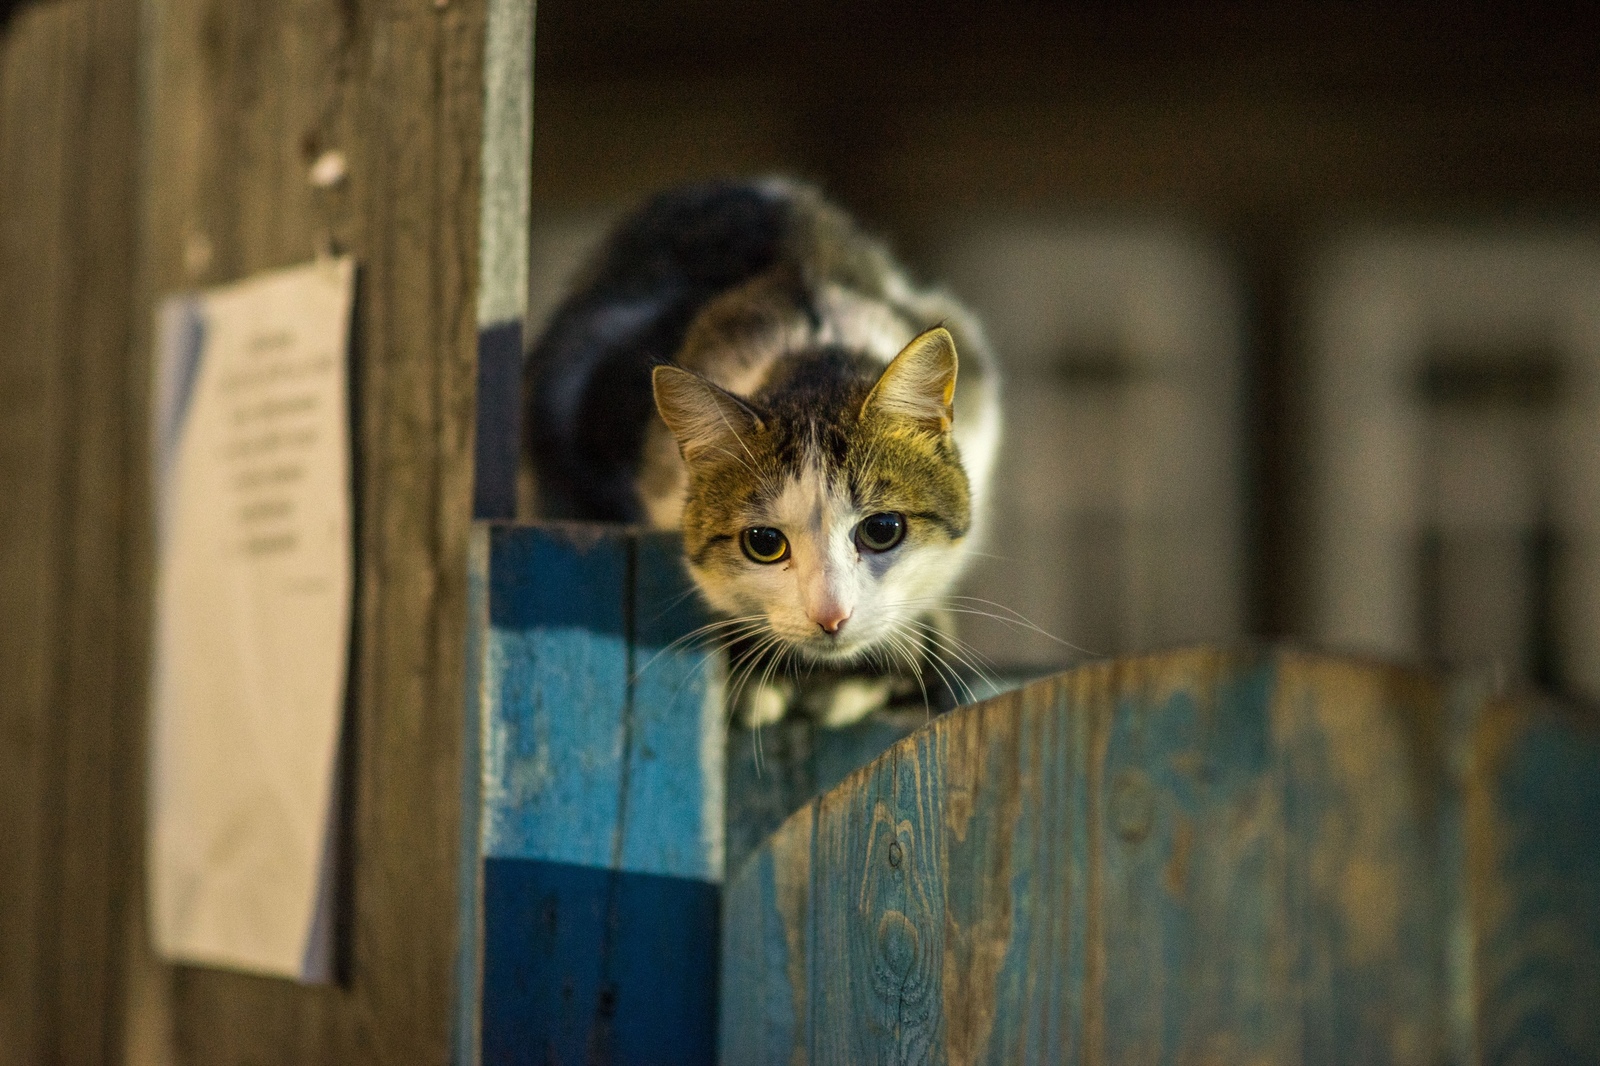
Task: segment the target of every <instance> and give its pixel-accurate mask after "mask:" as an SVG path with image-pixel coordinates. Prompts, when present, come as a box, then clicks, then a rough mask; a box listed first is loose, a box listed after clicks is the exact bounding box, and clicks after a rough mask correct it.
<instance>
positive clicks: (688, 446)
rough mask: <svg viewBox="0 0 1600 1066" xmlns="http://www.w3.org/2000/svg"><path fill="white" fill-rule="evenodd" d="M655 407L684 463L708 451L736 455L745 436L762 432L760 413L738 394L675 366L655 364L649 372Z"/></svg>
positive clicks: (743, 446) (742, 446) (741, 446)
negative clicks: (654, 396)
mask: <svg viewBox="0 0 1600 1066" xmlns="http://www.w3.org/2000/svg"><path fill="white" fill-rule="evenodd" d="M651 384H652V385H653V386H654V388H655V394H656V410H657V411H659V412H661V420H662V421H663V422H665V423H666V424H667V428H668V429H669V430H671V431H672V436H673V438H674V439H676V440H677V442H678V451H679V452H681V453H682V454H683V458H684V460H685V461H686V462H693V461H694V460H695V459H697V458H699V457H700V456H702V455H705V454H707V453H708V452H722V453H725V454H728V455H737V454H738V452H739V451H740V450H741V449H743V450H746V451H748V450H749V449H748V448H747V447H746V446H745V445H744V443H743V441H744V438H746V437H748V436H750V435H752V434H755V433H759V432H761V430H762V429H763V428H764V427H763V426H762V424H761V416H760V415H758V414H756V413H755V412H754V411H753V410H751V409H750V406H749V405H748V404H746V403H745V402H744V401H743V400H741V399H739V397H737V396H735V395H734V394H733V393H731V392H728V391H727V390H726V389H721V388H718V387H717V386H715V385H713V384H712V383H711V382H709V381H707V380H706V379H705V378H703V377H701V376H700V375H699V374H691V373H690V372H689V371H687V370H683V369H680V368H679V367H675V366H658V367H656V368H655V370H654V371H652V373H651Z"/></svg>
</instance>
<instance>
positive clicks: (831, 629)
mask: <svg viewBox="0 0 1600 1066" xmlns="http://www.w3.org/2000/svg"><path fill="white" fill-rule="evenodd" d="M849 619H850V612H849V611H847V610H845V609H844V608H843V607H826V608H824V609H822V610H820V611H818V612H817V613H815V614H813V615H812V616H811V620H812V621H813V622H815V623H817V625H818V626H820V627H821V629H822V631H823V632H824V633H826V634H828V635H829V636H833V635H834V634H835V633H837V632H839V630H840V629H842V628H843V627H844V624H845V622H847V621H849Z"/></svg>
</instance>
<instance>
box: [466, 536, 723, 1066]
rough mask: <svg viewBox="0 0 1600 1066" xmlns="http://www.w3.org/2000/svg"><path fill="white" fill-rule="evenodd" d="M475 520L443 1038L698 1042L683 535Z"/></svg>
mask: <svg viewBox="0 0 1600 1066" xmlns="http://www.w3.org/2000/svg"><path fill="white" fill-rule="evenodd" d="M474 536H475V542H474V546H473V552H472V563H473V568H474V571H473V574H472V577H471V587H472V588H473V589H475V590H482V599H483V602H482V604H481V606H479V607H478V609H477V611H476V612H475V615H474V619H473V627H474V635H473V637H472V638H471V642H470V643H469V650H470V651H471V652H472V654H473V655H474V656H476V658H477V662H476V663H475V664H474V666H473V667H472V668H471V669H470V670H469V672H472V673H475V677H476V684H475V687H474V688H473V689H472V690H470V691H469V697H470V699H471V703H472V706H471V708H470V710H471V714H472V718H473V721H472V722H471V723H469V725H468V726H467V737H468V740H469V747H468V751H469V753H470V755H471V756H472V758H473V760H474V764H473V765H472V766H471V767H469V778H470V779H471V780H472V782H473V784H471V785H469V786H468V787H467V789H466V793H465V795H466V799H467V801H468V802H471V803H474V811H475V818H474V819H473V821H472V823H471V824H470V825H469V826H468V828H467V832H466V833H465V834H464V847H465V848H466V850H467V852H468V854H467V857H466V860H465V862H464V864H463V888H464V892H465V893H466V894H467V895H468V896H469V898H468V899H467V900H466V901H465V902H464V904H463V907H462V922H463V931H462V940H463V944H464V947H463V961H462V966H461V970H462V975H461V985H460V989H459V991H458V996H459V1003H460V1006H459V1010H460V1013H461V1015H462V1017H461V1018H460V1019H459V1020H458V1023H457V1024H458V1030H459V1032H460V1033H461V1034H462V1035H461V1037H460V1038H459V1039H458V1044H457V1046H458V1054H460V1055H462V1056H464V1061H468V1062H474V1061H483V1062H497V1063H498V1062H529V1063H533V1062H539V1063H544V1062H584V1063H588V1062H598V1063H613V1062H614V1063H632V1062H685V1063H687V1062H706V1061H710V1059H711V1057H712V1051H711V1048H712V1046H713V1044H714V1034H715V1018H716V1013H715V1012H716V996H715V978H716V965H715V954H716V945H717V943H718V937H717V899H718V887H717V886H718V883H719V882H720V881H721V878H722V865H723V856H722V838H723V805H722V797H723V788H724V781H723V751H724V746H725V740H724V736H723V722H722V716H721V714H720V712H719V710H718V706H719V704H718V700H719V693H720V672H719V669H718V667H717V665H716V664H715V663H714V662H710V661H708V660H707V658H706V656H705V655H703V654H702V653H701V652H700V651H698V650H697V649H695V648H692V647H673V646H672V638H674V637H675V636H677V635H681V634H682V633H683V632H686V631H688V630H690V629H693V628H694V627H695V626H696V625H698V624H700V622H701V621H702V617H701V615H700V613H699V608H698V606H697V603H696V601H695V599H694V597H693V596H692V595H687V594H688V593H689V592H690V585H689V582H688V579H687V575H686V574H685V573H684V571H683V567H682V563H681V558H680V556H681V552H680V551H678V550H677V549H676V548H675V545H674V542H673V540H672V539H671V538H663V537H661V536H660V535H656V534H647V533H643V532H640V531H637V530H632V529H626V528H621V527H600V526H581V525H544V526H514V525H505V524H497V523H494V524H490V523H485V524H481V525H479V526H478V527H477V529H476V530H475V533H474ZM474 790H475V791H474ZM674 1049H675V1050H674Z"/></svg>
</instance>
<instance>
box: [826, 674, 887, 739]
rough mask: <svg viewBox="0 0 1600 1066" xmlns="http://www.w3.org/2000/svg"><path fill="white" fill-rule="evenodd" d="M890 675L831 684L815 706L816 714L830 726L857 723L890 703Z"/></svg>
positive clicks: (836, 726) (838, 726)
mask: <svg viewBox="0 0 1600 1066" xmlns="http://www.w3.org/2000/svg"><path fill="white" fill-rule="evenodd" d="M893 685H894V682H893V680H892V679H890V678H886V677H884V678H872V679H866V678H848V679H846V680H843V681H839V682H837V683H836V684H833V685H829V686H828V687H827V689H826V690H825V691H824V692H823V693H822V694H821V695H822V698H821V699H820V700H818V701H817V704H816V706H815V707H814V708H812V717H814V718H815V719H816V720H817V722H818V723H820V724H821V725H824V726H826V727H828V728H829V729H840V728H843V727H844V726H847V725H855V724H856V723H857V722H859V721H861V719H863V718H865V717H866V716H867V715H869V714H871V713H872V712H873V711H876V710H881V709H882V708H883V707H885V706H887V705H888V703H889V694H890V692H891V690H892V688H893Z"/></svg>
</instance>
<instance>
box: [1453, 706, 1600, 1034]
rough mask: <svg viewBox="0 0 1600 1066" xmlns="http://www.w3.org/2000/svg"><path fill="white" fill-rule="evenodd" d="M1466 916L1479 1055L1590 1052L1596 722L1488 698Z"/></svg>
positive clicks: (1473, 776) (1469, 798) (1475, 753)
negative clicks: (1490, 702) (1488, 705)
mask: <svg viewBox="0 0 1600 1066" xmlns="http://www.w3.org/2000/svg"><path fill="white" fill-rule="evenodd" d="M1470 758H1471V762H1470V764H1469V766H1470V771H1469V774H1468V777H1467V782H1466V792H1465V803H1464V805H1465V823H1466V824H1465V831H1464V835H1465V838H1466V842H1467V847H1466V856H1467V869H1466V871H1465V873H1466V878H1467V883H1466V886H1465V889H1466V891H1465V896H1466V900H1467V915H1466V917H1467V920H1466V922H1465V923H1463V924H1464V926H1465V928H1466V929H1467V930H1468V931H1469V935H1470V938H1471V941H1470V942H1471V951H1472V959H1471V961H1472V970H1473V976H1474V980H1473V981H1472V984H1471V988H1472V994H1473V1001H1472V1004H1471V1007H1472V1018H1473V1021H1474V1025H1473V1031H1472V1041H1473V1045H1474V1046H1473V1049H1472V1050H1473V1051H1474V1053H1475V1057H1476V1059H1477V1061H1479V1062H1486V1063H1488V1062H1551V1063H1555V1062H1594V1061H1596V1059H1597V1058H1600V730H1597V724H1596V722H1595V720H1594V718H1593V717H1592V716H1590V715H1578V714H1574V713H1571V712H1570V711H1566V710H1564V709H1562V708H1559V707H1552V706H1548V705H1539V706H1534V707H1529V706H1527V705H1523V704H1518V703H1513V702H1509V701H1496V702H1495V703H1493V704H1492V705H1491V706H1490V707H1489V708H1488V710H1487V712H1486V713H1485V715H1484V717H1483V720H1482V721H1481V723H1480V725H1479V728H1478V730H1477V731H1476V733H1475V735H1474V736H1473V738H1472V748H1471V754H1470Z"/></svg>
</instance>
